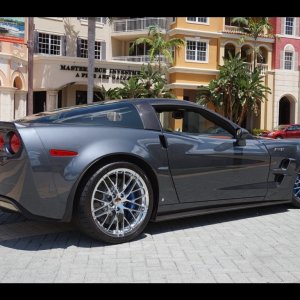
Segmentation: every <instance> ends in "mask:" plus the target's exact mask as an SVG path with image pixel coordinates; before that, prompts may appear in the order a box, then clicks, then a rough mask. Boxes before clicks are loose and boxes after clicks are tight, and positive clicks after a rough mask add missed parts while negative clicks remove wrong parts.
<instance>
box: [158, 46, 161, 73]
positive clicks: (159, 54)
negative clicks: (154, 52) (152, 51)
mask: <svg viewBox="0 0 300 300" xmlns="http://www.w3.org/2000/svg"><path fill="white" fill-rule="evenodd" d="M160 56H161V52H160V51H159V53H158V72H159V74H161V73H160Z"/></svg>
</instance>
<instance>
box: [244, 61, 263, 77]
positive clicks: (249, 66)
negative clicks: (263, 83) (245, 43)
mask: <svg viewBox="0 0 300 300" xmlns="http://www.w3.org/2000/svg"><path fill="white" fill-rule="evenodd" d="M244 64H245V65H246V67H247V68H248V69H249V71H250V72H252V71H253V65H252V63H247V62H244ZM256 67H257V69H259V71H260V74H261V75H266V73H267V71H268V64H261V63H257V65H256Z"/></svg>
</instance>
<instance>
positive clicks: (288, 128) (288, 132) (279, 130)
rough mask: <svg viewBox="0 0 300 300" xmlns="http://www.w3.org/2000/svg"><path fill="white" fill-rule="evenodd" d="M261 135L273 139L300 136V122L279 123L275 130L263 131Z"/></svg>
mask: <svg viewBox="0 0 300 300" xmlns="http://www.w3.org/2000/svg"><path fill="white" fill-rule="evenodd" d="M261 136H264V137H268V138H272V139H293V138H300V124H286V125H279V126H277V127H275V128H274V130H273V131H270V132H264V133H262V134H261Z"/></svg>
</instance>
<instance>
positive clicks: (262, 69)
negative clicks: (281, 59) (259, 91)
mask: <svg viewBox="0 0 300 300" xmlns="http://www.w3.org/2000/svg"><path fill="white" fill-rule="evenodd" d="M257 68H258V69H259V71H260V74H261V75H265V74H266V73H267V71H268V64H260V63H258V64H257Z"/></svg>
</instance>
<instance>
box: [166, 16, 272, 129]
mask: <svg viewBox="0 0 300 300" xmlns="http://www.w3.org/2000/svg"><path fill="white" fill-rule="evenodd" d="M230 22H231V18H222V17H178V18H173V20H172V22H171V23H170V29H169V30H168V32H167V34H168V35H169V36H170V37H172V38H181V39H184V40H185V41H186V46H185V47H183V48H181V49H179V50H176V55H175V63H174V66H172V67H171V68H170V69H169V73H170V77H169V81H170V82H169V86H170V88H171V89H172V90H173V93H174V94H175V95H176V97H177V98H178V99H185V100H189V101H194V99H195V98H196V95H197V87H198V86H200V85H204V86H207V85H208V84H209V82H210V81H211V80H213V79H215V78H216V77H217V76H218V74H219V70H218V66H219V65H223V57H228V55H229V52H231V53H232V54H235V53H238V52H240V53H241V56H242V57H243V58H245V63H246V64H248V66H249V68H251V67H252V65H253V57H252V55H251V49H252V48H253V47H254V39H253V38H251V37H249V36H247V35H245V34H244V33H243V31H242V29H241V28H239V27H235V26H232V25H231V23H230ZM241 36H244V41H243V42H241ZM273 42H274V39H272V38H268V37H259V38H258V40H257V43H258V45H257V46H258V47H259V48H260V50H261V53H262V57H263V58H261V59H260V61H259V64H258V65H259V67H260V68H261V74H262V75H264V77H265V84H266V85H267V86H269V87H270V88H271V91H273V81H274V79H273V77H274V75H273V72H272V71H271V63H272V43H273ZM272 99H273V95H272V94H270V95H268V101H267V102H265V103H263V104H262V106H261V111H260V114H259V115H258V116H254V115H253V116H251V115H249V116H248V118H247V123H246V124H245V125H246V127H247V128H255V127H256V128H269V129H270V128H272Z"/></svg>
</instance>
